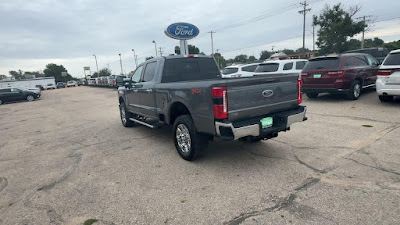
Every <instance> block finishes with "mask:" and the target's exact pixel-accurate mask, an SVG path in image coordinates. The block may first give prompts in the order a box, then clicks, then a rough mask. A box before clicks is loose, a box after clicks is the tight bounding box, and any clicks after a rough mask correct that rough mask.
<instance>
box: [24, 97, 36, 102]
mask: <svg viewBox="0 0 400 225" xmlns="http://www.w3.org/2000/svg"><path fill="white" fill-rule="evenodd" d="M34 99H35V98H34V97H33V96H32V95H28V96H26V100H28V102H31V101H33V100H34Z"/></svg>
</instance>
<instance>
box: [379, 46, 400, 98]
mask: <svg viewBox="0 0 400 225" xmlns="http://www.w3.org/2000/svg"><path fill="white" fill-rule="evenodd" d="M376 92H377V93H378V95H379V100H381V101H382V102H388V101H392V100H393V96H400V49H398V50H394V51H391V52H390V53H389V55H388V56H387V57H386V59H385V60H384V61H383V63H382V65H381V66H380V68H379V71H378V78H377V80H376Z"/></svg>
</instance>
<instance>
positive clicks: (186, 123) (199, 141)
mask: <svg viewBox="0 0 400 225" xmlns="http://www.w3.org/2000/svg"><path fill="white" fill-rule="evenodd" d="M178 127H179V128H180V129H181V128H183V129H184V128H186V129H187V131H188V134H189V137H190V138H187V137H185V136H184V133H186V132H184V131H182V130H178ZM173 129H174V132H173V139H174V143H175V148H176V150H177V151H178V154H179V155H180V156H181V157H182V158H183V159H184V160H187V161H193V160H195V159H196V157H197V156H198V155H200V153H201V152H202V151H203V150H204V149H205V148H206V147H207V145H208V137H207V136H206V135H203V134H200V133H198V132H197V130H196V127H195V125H194V123H193V119H192V117H191V116H190V115H182V116H179V117H178V118H176V120H175V123H174V126H173ZM178 132H181V134H182V135H183V136H181V137H180V140H179V142H181V143H182V141H183V139H185V138H186V141H183V142H189V143H190V145H189V147H188V148H187V149H183V148H182V147H181V146H180V145H179V144H178V137H177V133H178Z"/></svg>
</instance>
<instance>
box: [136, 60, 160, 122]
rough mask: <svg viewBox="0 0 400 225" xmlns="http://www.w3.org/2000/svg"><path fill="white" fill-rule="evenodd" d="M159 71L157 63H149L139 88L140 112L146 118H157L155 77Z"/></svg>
mask: <svg viewBox="0 0 400 225" xmlns="http://www.w3.org/2000/svg"><path fill="white" fill-rule="evenodd" d="M156 69H157V61H154V62H149V63H147V64H146V67H145V69H144V72H143V76H142V79H141V82H140V85H139V86H140V87H138V89H137V90H138V93H137V95H138V97H139V104H140V112H141V114H142V115H144V116H146V117H153V118H157V108H156V99H155V93H154V85H155V83H154V76H155V73H156Z"/></svg>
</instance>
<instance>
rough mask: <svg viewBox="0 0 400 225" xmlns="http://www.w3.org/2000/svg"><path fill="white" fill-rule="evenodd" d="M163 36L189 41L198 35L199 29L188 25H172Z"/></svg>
mask: <svg viewBox="0 0 400 225" xmlns="http://www.w3.org/2000/svg"><path fill="white" fill-rule="evenodd" d="M165 34H166V35H167V36H168V37H170V38H174V39H178V40H189V39H192V38H194V37H196V36H197V35H198V34H199V28H197V27H196V26H195V25H193V24H190V23H174V24H171V25H169V26H168V27H167V29H166V30H165Z"/></svg>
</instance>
